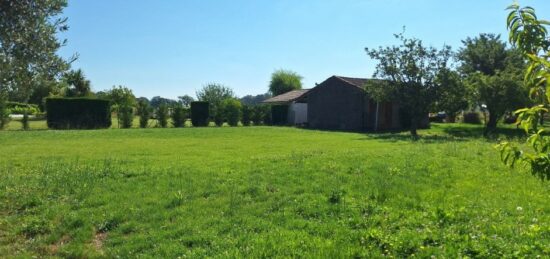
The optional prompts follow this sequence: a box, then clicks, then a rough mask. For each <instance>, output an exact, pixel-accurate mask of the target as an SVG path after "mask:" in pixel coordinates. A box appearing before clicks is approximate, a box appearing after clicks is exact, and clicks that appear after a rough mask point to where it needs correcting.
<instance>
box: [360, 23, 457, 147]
mask: <svg viewBox="0 0 550 259" xmlns="http://www.w3.org/2000/svg"><path fill="white" fill-rule="evenodd" d="M395 37H396V38H397V39H398V40H400V41H401V44H400V45H398V46H390V47H379V48H378V49H368V48H367V49H365V50H366V51H367V54H368V55H369V56H370V57H371V58H372V59H375V60H377V61H378V64H377V65H376V71H375V73H374V77H375V78H379V79H383V80H380V81H377V82H375V83H370V84H367V86H366V89H367V92H368V93H369V94H370V95H371V96H372V97H373V98H374V99H377V100H378V101H382V100H394V101H397V102H398V103H399V105H400V106H401V108H402V109H403V110H405V111H407V113H408V115H409V116H410V122H411V126H410V132H411V135H412V136H413V137H414V138H416V137H418V134H417V129H418V127H419V125H420V122H421V121H422V120H423V119H424V118H426V116H427V114H428V112H429V110H430V108H431V107H433V104H434V103H435V101H436V100H437V96H438V94H439V91H440V89H441V81H440V80H438V75H439V74H440V72H441V71H442V70H445V69H448V61H449V59H450V57H451V54H452V52H451V49H450V47H448V46H444V47H443V48H442V49H441V50H438V49H436V48H434V47H426V46H424V44H422V41H420V40H418V39H414V38H412V39H408V38H405V37H404V36H403V34H398V35H395ZM373 82H374V81H373Z"/></svg>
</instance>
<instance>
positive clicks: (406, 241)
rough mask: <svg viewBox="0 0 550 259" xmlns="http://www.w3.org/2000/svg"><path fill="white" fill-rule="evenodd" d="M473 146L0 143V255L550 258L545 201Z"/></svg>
mask: <svg viewBox="0 0 550 259" xmlns="http://www.w3.org/2000/svg"><path fill="white" fill-rule="evenodd" d="M506 129H507V130H514V132H515V128H514V127H513V126H511V127H510V128H506ZM183 131H185V132H183ZM470 131H471V132H475V133H476V134H477V135H479V137H472V136H471V135H470V136H468V137H464V136H463V135H459V134H461V133H464V132H470ZM482 131H483V129H482V127H481V126H479V125H462V124H437V123H436V124H433V125H432V128H431V129H429V130H420V134H421V135H422V136H423V138H422V139H420V140H419V141H417V142H411V141H403V140H408V139H410V136H408V134H406V133H391V134H390V133H388V134H373V135H371V134H368V135H365V134H364V133H345V132H326V131H314V130H304V129H296V128H287V127H223V128H218V129H208V128H187V129H185V130H182V129H173V128H170V129H159V130H151V129H136V130H93V131H48V130H41V131H33V132H19V131H6V132H1V134H0V143H1V144H0V154H9V155H1V156H0V172H5V173H0V190H7V191H1V192H0V226H1V227H0V229H2V234H1V235H0V254H1V255H2V256H1V257H7V258H12V257H33V258H42V257H54V258H56V257H61V258H82V257H87V258H135V257H139V258H151V257H159V255H160V256H161V257H163V258H176V257H178V256H179V257H187V258H210V257H219V256H220V255H223V256H222V257H234V258H265V257H269V258H278V257H285V258H294V257H300V258H319V257H320V258H326V257H330V258H383V257H389V258H408V257H418V258H430V257H434V258H455V257H461V258H466V257H470V258H494V257H499V258H500V257H502V258H514V257H517V258H545V257H548V256H547V255H548V254H549V253H550V250H549V247H548V245H547V244H549V243H550V236H549V235H548V233H549V232H548V231H549V228H550V214H548V213H547V211H548V210H550V204H549V203H548V197H549V196H550V188H548V186H547V185H544V184H541V183H540V181H539V180H538V179H536V178H534V177H530V176H529V175H525V174H513V173H512V170H510V169H509V168H507V167H506V166H505V165H503V164H501V163H500V162H499V158H498V156H495V155H494V153H492V152H494V149H493V143H494V142H492V141H488V140H487V139H485V138H482V137H481V133H482ZM519 133H520V134H521V133H522V132H521V131H519ZM516 143H519V142H516ZM129 150H130V151H129ZM205 158H208V159H207V160H205ZM205 161H207V162H205ZM503 197H504V198H503ZM54 248H55V249H54ZM413 254H414V256H413Z"/></svg>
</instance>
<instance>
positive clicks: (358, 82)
mask: <svg viewBox="0 0 550 259" xmlns="http://www.w3.org/2000/svg"><path fill="white" fill-rule="evenodd" d="M334 77H336V78H338V79H340V80H342V81H345V82H346V83H349V84H352V85H354V86H357V87H359V88H363V86H365V84H366V83H367V82H369V81H372V80H373V79H367V78H357V77H345V76H334Z"/></svg>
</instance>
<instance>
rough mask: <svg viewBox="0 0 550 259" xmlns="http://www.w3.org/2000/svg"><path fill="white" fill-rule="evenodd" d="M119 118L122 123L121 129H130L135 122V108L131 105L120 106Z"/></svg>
mask: <svg viewBox="0 0 550 259" xmlns="http://www.w3.org/2000/svg"><path fill="white" fill-rule="evenodd" d="M117 116H118V118H119V121H120V127H122V128H123V129H129V128H131V127H132V124H133V122H134V108H133V107H132V106H129V105H124V106H120V107H119V108H118V115H117Z"/></svg>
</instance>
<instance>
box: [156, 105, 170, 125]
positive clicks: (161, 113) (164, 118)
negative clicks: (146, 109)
mask: <svg viewBox="0 0 550 259" xmlns="http://www.w3.org/2000/svg"><path fill="white" fill-rule="evenodd" d="M155 116H156V117H157V122H158V125H159V126H160V127H161V128H166V127H168V105H166V104H165V103H162V104H161V105H160V106H159V107H158V108H157V111H156V113H155Z"/></svg>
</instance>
